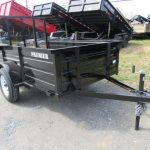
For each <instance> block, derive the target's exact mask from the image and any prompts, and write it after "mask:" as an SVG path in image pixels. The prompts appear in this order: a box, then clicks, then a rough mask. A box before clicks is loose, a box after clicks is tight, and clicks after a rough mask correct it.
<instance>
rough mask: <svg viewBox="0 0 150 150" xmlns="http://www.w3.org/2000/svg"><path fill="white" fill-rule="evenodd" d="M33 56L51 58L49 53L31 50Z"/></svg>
mask: <svg viewBox="0 0 150 150" xmlns="http://www.w3.org/2000/svg"><path fill="white" fill-rule="evenodd" d="M31 57H35V58H41V59H49V57H48V54H45V53H37V52H31Z"/></svg>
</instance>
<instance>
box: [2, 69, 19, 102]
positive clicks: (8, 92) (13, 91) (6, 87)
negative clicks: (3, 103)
mask: <svg viewBox="0 0 150 150" xmlns="http://www.w3.org/2000/svg"><path fill="white" fill-rule="evenodd" d="M0 88H1V91H2V94H3V96H4V97H5V98H6V99H7V100H8V101H9V102H11V103H14V102H16V101H17V100H18V98H19V88H18V87H15V86H14V84H13V82H12V80H11V78H10V75H9V73H8V72H7V71H6V70H5V69H4V68H2V69H0Z"/></svg>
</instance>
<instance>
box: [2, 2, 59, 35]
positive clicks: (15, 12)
mask: <svg viewBox="0 0 150 150" xmlns="http://www.w3.org/2000/svg"><path fill="white" fill-rule="evenodd" d="M31 15H32V11H31V10H29V9H28V8H25V7H24V6H22V5H20V4H18V3H16V2H15V1H14V0H10V1H7V2H5V3H2V4H1V5H0V16H27V17H29V16H31ZM0 21H1V22H3V21H5V20H2V19H0ZM10 23H12V25H14V26H15V27H14V28H15V29H16V30H18V27H19V28H20V29H22V28H25V27H29V28H30V29H31V30H32V27H33V21H32V19H28V18H26V19H25V18H24V19H23V18H22V19H20V18H13V19H11V20H10ZM35 24H36V29H37V31H39V32H43V30H44V26H43V22H42V21H41V20H39V19H36V20H35ZM3 28H5V26H4V27H3ZM5 29H6V28H5ZM55 30H56V28H55V26H54V25H51V24H48V23H47V24H46V31H47V33H48V34H50V33H51V32H54V31H55Z"/></svg>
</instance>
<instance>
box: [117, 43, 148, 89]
mask: <svg viewBox="0 0 150 150" xmlns="http://www.w3.org/2000/svg"><path fill="white" fill-rule="evenodd" d="M133 65H135V66H136V72H137V73H135V74H132V66H133ZM140 70H144V71H145V73H146V80H145V89H147V90H149V91H150V40H141V41H140V40H133V41H130V43H129V46H128V47H126V48H124V49H122V50H121V52H120V64H119V75H117V76H116V75H115V76H114V77H115V78H116V79H118V80H119V81H122V82H124V83H126V84H128V85H130V86H133V87H134V88H138V82H139V71H140Z"/></svg>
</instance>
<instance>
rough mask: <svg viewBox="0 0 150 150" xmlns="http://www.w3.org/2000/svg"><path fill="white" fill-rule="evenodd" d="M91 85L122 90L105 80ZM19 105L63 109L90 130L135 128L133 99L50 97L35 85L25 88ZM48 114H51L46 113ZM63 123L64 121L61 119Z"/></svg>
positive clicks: (103, 89)
mask: <svg viewBox="0 0 150 150" xmlns="http://www.w3.org/2000/svg"><path fill="white" fill-rule="evenodd" d="M90 89H92V90H95V89H101V90H102V91H105V90H106V91H107V92H108V91H110V92H111V91H116V92H119V93H120V92H123V91H122V90H121V89H120V88H116V87H114V86H113V85H109V86H108V85H107V86H106V84H104V83H100V84H95V85H93V86H91V87H90ZM20 95H21V96H20V100H19V102H18V103H16V105H18V106H20V107H28V108H31V109H40V108H41V107H46V108H47V109H49V110H50V111H54V112H57V113H61V114H62V115H64V116H65V117H68V118H69V119H71V120H72V121H74V122H75V123H76V124H77V126H82V127H83V128H85V129H87V130H106V129H107V130H120V131H122V132H126V131H127V130H130V129H131V128H134V106H135V104H134V103H130V102H119V101H111V100H100V99H95V98H88V97H81V96H79V95H76V96H75V95H74V96H71V95H68V96H64V97H62V98H61V99H59V100H58V99H55V98H54V97H47V96H46V95H45V93H42V92H40V91H38V90H36V89H30V90H28V89H23V91H22V92H21V94H20ZM47 115H48V114H47ZM39 120H40V118H39ZM61 123H62V122H61Z"/></svg>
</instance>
